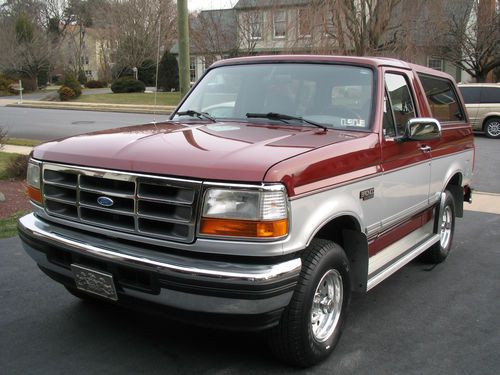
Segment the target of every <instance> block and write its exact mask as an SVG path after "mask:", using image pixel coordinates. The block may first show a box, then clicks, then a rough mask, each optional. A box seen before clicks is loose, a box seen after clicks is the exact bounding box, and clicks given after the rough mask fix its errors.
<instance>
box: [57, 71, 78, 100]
mask: <svg viewBox="0 0 500 375" xmlns="http://www.w3.org/2000/svg"><path fill="white" fill-rule="evenodd" d="M62 85H63V86H66V87H69V88H70V89H71V90H73V92H74V93H75V98H78V97H79V96H80V95H82V85H80V82H78V81H77V80H76V78H75V77H74V76H73V75H71V74H66V75H65V76H64V79H63V81H62Z"/></svg>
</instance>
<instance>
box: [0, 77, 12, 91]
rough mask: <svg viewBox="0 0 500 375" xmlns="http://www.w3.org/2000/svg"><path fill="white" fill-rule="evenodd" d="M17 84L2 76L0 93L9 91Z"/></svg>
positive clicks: (0, 78)
mask: <svg viewBox="0 0 500 375" xmlns="http://www.w3.org/2000/svg"><path fill="white" fill-rule="evenodd" d="M15 83H16V82H15V81H14V80H12V79H8V78H7V77H5V76H3V75H1V74H0V91H8V90H9V86H10V85H12V84H15Z"/></svg>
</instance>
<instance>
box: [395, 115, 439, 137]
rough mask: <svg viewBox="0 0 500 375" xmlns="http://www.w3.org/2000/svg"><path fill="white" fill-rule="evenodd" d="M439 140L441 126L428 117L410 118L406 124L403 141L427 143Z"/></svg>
mask: <svg viewBox="0 0 500 375" xmlns="http://www.w3.org/2000/svg"><path fill="white" fill-rule="evenodd" d="M439 138H441V124H440V123H439V121H438V120H436V119H434V118H430V117H421V118H412V119H410V120H408V122H407V123H406V129H405V134H404V136H403V140H405V141H406V140H408V141H428V140H432V139H439Z"/></svg>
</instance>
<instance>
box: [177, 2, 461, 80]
mask: <svg viewBox="0 0 500 375" xmlns="http://www.w3.org/2000/svg"><path fill="white" fill-rule="evenodd" d="M342 3H343V2H342V1H341V0H239V1H238V2H237V3H236V4H235V6H234V7H233V8H232V9H226V10H211V11H202V12H200V13H199V14H198V15H197V16H195V17H193V18H192V20H191V28H190V55H191V82H194V81H196V80H197V79H198V78H199V77H200V76H201V74H202V73H203V71H204V70H205V68H206V67H208V66H209V65H210V64H211V63H212V62H213V61H215V60H218V59H220V58H225V57H230V56H234V55H240V56H242V55H258V54H284V53H287V54H341V55H382V56H388V57H397V58H402V59H404V60H407V61H411V62H414V63H417V64H420V65H426V66H429V67H431V68H434V69H437V70H441V71H445V72H447V73H449V74H451V75H452V76H454V77H455V79H456V80H457V81H462V80H464V74H463V72H462V71H461V70H460V69H458V68H456V66H455V65H453V64H452V63H451V62H450V61H446V60H444V59H443V58H441V57H440V55H441V54H440V53H439V52H440V51H441V49H443V48H446V45H447V40H446V30H445V25H446V24H447V22H448V21H449V20H451V19H457V18H461V17H469V16H470V12H471V5H470V4H471V1H470V0H436V1H431V2H430V1H426V0H384V1H383V2H380V3H377V2H376V1H374V2H370V3H366V4H365V8H360V6H361V5H360V4H363V2H362V1H358V2H354V3H353V4H357V8H346V7H345V6H344V7H342V5H341V4H342ZM344 4H346V3H344ZM369 4H372V5H371V6H372V8H370V9H369V8H368V7H369V6H370V5H369ZM349 12H351V13H349ZM374 12H375V13H376V12H378V13H376V14H375V15H374ZM360 14H364V18H360ZM369 14H371V15H372V16H369ZM171 52H172V53H174V54H178V47H177V46H174V48H172V50H171Z"/></svg>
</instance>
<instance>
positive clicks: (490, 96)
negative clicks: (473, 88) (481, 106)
mask: <svg viewBox="0 0 500 375" xmlns="http://www.w3.org/2000/svg"><path fill="white" fill-rule="evenodd" d="M481 103H500V87H498V88H497V87H483V88H482V89H481Z"/></svg>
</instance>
